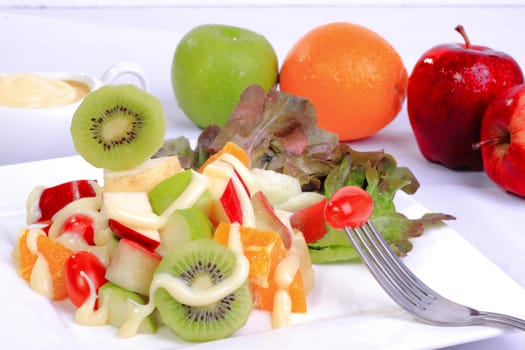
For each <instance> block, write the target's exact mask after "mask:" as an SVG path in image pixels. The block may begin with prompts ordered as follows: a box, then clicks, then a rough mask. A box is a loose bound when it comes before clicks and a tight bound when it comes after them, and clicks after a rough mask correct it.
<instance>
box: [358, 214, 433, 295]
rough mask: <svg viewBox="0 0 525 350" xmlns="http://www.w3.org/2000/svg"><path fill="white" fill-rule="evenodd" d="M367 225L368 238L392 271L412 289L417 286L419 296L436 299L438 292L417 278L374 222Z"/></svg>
mask: <svg viewBox="0 0 525 350" xmlns="http://www.w3.org/2000/svg"><path fill="white" fill-rule="evenodd" d="M365 227H367V228H368V229H365V230H364V232H365V234H366V235H367V238H368V240H369V241H370V242H371V244H372V246H373V247H375V248H376V249H377V251H378V252H379V253H380V254H381V256H382V258H383V260H384V261H385V262H386V263H387V264H388V266H391V267H392V268H391V271H392V272H394V273H396V275H397V276H399V278H400V280H402V281H403V282H404V284H406V285H407V286H410V287H412V288H411V289H413V288H415V289H416V290H417V293H416V294H417V296H418V297H419V298H421V297H422V294H423V296H425V297H429V298H431V299H436V296H437V293H436V292H434V291H433V290H432V289H430V288H429V287H428V286H427V285H426V284H424V283H423V282H421V280H420V279H419V278H417V276H416V275H414V273H413V272H412V271H411V270H410V269H409V268H408V267H407V266H406V265H405V264H404V263H403V262H402V261H401V260H400V259H399V257H398V256H397V255H396V254H395V253H394V251H393V250H392V248H390V245H389V244H388V243H387V242H386V240H385V239H384V238H383V236H382V235H381V234H380V233H379V232H378V231H377V229H376V228H375V226H374V224H373V223H372V222H371V221H369V222H367V223H366V224H365ZM421 293H422V294H421Z"/></svg>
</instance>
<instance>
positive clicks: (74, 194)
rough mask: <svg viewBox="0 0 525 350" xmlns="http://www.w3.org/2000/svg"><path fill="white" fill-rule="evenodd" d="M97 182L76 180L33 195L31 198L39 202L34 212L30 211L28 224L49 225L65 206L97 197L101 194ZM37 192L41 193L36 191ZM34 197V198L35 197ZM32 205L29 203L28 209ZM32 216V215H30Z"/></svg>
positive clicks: (47, 188)
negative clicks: (82, 199)
mask: <svg viewBox="0 0 525 350" xmlns="http://www.w3.org/2000/svg"><path fill="white" fill-rule="evenodd" d="M97 186H98V184H97V182H96V180H74V181H68V182H64V183H61V184H59V185H56V186H52V187H46V188H44V189H43V190H41V192H40V194H39V195H38V194H35V193H32V195H30V198H35V197H36V199H35V200H38V204H37V205H36V207H37V208H36V209H37V210H35V211H34V212H32V211H31V210H28V217H27V223H28V224H33V223H49V222H51V220H52V218H53V215H55V214H56V213H57V212H58V211H59V210H60V209H62V208H63V207H64V206H65V205H67V204H69V203H71V202H73V201H74V200H77V199H80V198H84V197H96V196H97V195H98V193H100V191H99V189H98V188H97ZM35 191H40V190H39V189H35ZM33 195H34V196H33ZM31 206H32V204H29V203H28V207H31ZM31 212H32V214H31V215H30V213H31Z"/></svg>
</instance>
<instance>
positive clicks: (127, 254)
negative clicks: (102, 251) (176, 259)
mask: <svg viewBox="0 0 525 350" xmlns="http://www.w3.org/2000/svg"><path fill="white" fill-rule="evenodd" d="M161 259H162V256H160V255H159V254H157V253H155V252H152V251H151V250H149V249H147V248H144V246H142V245H140V244H138V243H137V242H134V241H132V240H129V239H126V238H122V239H121V240H120V241H119V242H118V245H117V248H116V250H115V253H114V255H113V258H112V259H111V262H110V263H109V265H108V267H107V269H106V276H105V277H106V278H107V280H108V281H110V282H113V283H115V284H116V285H119V286H121V287H122V288H125V289H127V290H130V291H132V292H136V293H140V294H144V295H149V287H150V284H151V281H152V280H153V274H154V273H155V269H156V268H157V266H158V265H159V264H160V260H161Z"/></svg>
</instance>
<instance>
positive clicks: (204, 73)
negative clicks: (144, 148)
mask: <svg viewBox="0 0 525 350" xmlns="http://www.w3.org/2000/svg"><path fill="white" fill-rule="evenodd" d="M277 77H278V62H277V55H276V53H275V50H274V49H273V47H272V45H271V44H270V42H269V41H268V40H267V39H266V38H265V37H264V36H262V35H260V34H258V33H255V32H253V31H250V30H247V29H244V28H239V27H233V26H228V25H219V24H207V25H201V26H198V27H195V28H194V29H192V30H191V31H189V32H188V33H187V34H186V35H185V36H184V37H183V38H182V39H181V40H180V42H179V43H178V45H177V47H176V49H175V54H174V56H173V61H172V66H171V78H172V85H173V91H174V93H175V98H176V99H177V102H178V105H179V107H180V108H181V109H182V110H183V112H184V113H185V114H186V116H187V117H188V118H189V119H190V120H192V121H193V122H194V123H195V124H196V125H198V126H199V127H202V128H204V127H207V126H209V125H213V124H215V125H218V126H221V127H222V126H224V124H225V123H226V121H227V120H228V118H229V116H230V114H231V113H232V111H233V109H234V108H235V106H236V105H237V103H238V102H239V97H240V95H241V93H242V92H243V91H244V90H245V89H246V87H248V86H250V85H260V86H262V87H263V88H264V89H265V90H266V91H267V90H268V89H270V88H271V87H272V86H274V85H275V84H276V83H277Z"/></svg>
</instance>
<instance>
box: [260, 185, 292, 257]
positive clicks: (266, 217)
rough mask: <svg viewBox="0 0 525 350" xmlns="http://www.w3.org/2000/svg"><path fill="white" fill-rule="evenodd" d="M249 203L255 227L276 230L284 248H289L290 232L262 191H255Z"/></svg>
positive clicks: (290, 241) (290, 242)
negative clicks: (251, 207) (253, 215)
mask: <svg viewBox="0 0 525 350" xmlns="http://www.w3.org/2000/svg"><path fill="white" fill-rule="evenodd" d="M251 203H252V206H253V211H254V214H255V222H256V226H257V228H258V229H261V230H271V231H275V232H277V233H278V234H279V235H280V236H281V240H282V241H283V244H284V246H285V247H286V249H289V248H290V246H291V244H292V232H291V231H290V229H289V228H288V227H287V226H286V225H285V224H284V223H283V222H282V221H281V220H280V219H279V217H278V216H277V215H276V214H275V210H274V208H273V206H272V205H271V204H270V201H268V199H267V198H266V196H265V195H264V193H263V192H262V191H257V192H255V193H254V194H253V196H252V197H251Z"/></svg>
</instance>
